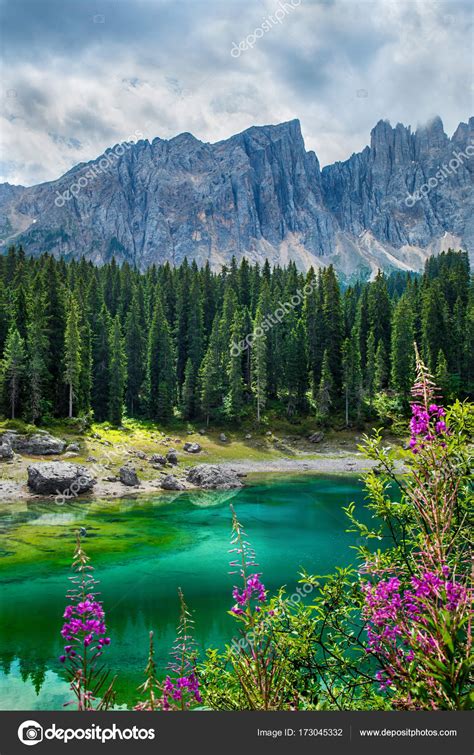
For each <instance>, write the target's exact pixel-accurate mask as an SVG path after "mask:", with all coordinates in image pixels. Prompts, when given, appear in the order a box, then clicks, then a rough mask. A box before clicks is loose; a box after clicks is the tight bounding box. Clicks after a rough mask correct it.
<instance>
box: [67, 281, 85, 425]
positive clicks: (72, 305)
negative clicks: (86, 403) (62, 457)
mask: <svg viewBox="0 0 474 755" xmlns="http://www.w3.org/2000/svg"><path fill="white" fill-rule="evenodd" d="M80 375H81V338H80V332H79V307H78V305H77V301H76V300H75V298H74V297H73V296H70V298H69V301H68V309H67V317H66V332H65V334H64V382H65V383H66V385H67V387H68V405H69V413H68V416H69V417H72V416H73V413H72V412H73V403H74V399H75V398H76V397H77V391H78V388H79V380H80Z"/></svg>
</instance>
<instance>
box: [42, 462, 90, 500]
mask: <svg viewBox="0 0 474 755" xmlns="http://www.w3.org/2000/svg"><path fill="white" fill-rule="evenodd" d="M95 483H96V481H95V479H94V478H93V477H92V476H91V474H90V472H89V470H88V469H86V467H83V466H80V465H78V464H70V463H69V462H65V461H45V462H39V463H38V464H31V465H30V466H29V467H28V486H29V487H30V488H31V490H33V491H34V492H35V493H43V494H44V495H56V494H57V493H65V492H67V491H69V492H70V494H71V497H74V496H75V495H78V494H80V493H86V492H87V491H88V490H91V489H92V488H93V486H94V485H95Z"/></svg>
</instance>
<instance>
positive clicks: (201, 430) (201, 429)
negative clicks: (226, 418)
mask: <svg viewBox="0 0 474 755" xmlns="http://www.w3.org/2000/svg"><path fill="white" fill-rule="evenodd" d="M205 434H206V431H205V429H204V428H203V427H201V428H199V435H205Z"/></svg>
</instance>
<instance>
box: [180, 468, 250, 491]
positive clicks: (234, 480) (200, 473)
mask: <svg viewBox="0 0 474 755" xmlns="http://www.w3.org/2000/svg"><path fill="white" fill-rule="evenodd" d="M187 480H188V482H191V483H192V484H193V485H196V486H197V487H199V488H204V489H205V490H210V489H214V490H230V489H231V488H241V487H242V482H241V481H240V479H239V477H238V475H237V472H236V471H235V470H234V469H229V468H228V467H223V466H219V465H215V464H199V466H197V467H193V468H192V469H190V470H189V472H188V476H187Z"/></svg>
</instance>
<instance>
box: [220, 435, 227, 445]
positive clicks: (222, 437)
mask: <svg viewBox="0 0 474 755" xmlns="http://www.w3.org/2000/svg"><path fill="white" fill-rule="evenodd" d="M219 440H220V441H221V443H227V435H226V434H225V433H221V434H220V435H219Z"/></svg>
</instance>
